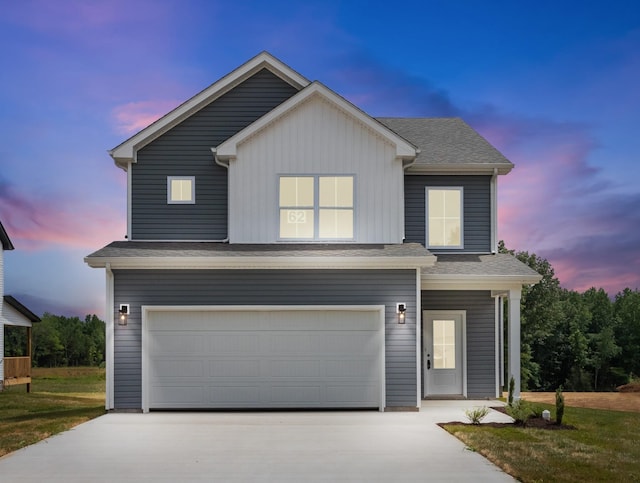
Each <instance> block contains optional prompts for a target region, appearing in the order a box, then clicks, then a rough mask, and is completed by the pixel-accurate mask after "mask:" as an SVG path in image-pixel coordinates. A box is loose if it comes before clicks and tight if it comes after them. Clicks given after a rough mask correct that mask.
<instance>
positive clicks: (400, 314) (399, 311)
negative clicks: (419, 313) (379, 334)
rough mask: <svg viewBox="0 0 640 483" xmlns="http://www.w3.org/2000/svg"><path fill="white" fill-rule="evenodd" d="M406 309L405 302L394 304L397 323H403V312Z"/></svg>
mask: <svg viewBox="0 0 640 483" xmlns="http://www.w3.org/2000/svg"><path fill="white" fill-rule="evenodd" d="M406 311H407V304H405V303H403V302H399V303H397V304H396V314H398V324H404V313H405V312H406Z"/></svg>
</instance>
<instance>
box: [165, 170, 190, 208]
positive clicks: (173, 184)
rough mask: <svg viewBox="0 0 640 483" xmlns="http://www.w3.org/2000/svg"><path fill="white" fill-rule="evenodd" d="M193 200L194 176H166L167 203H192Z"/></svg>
mask: <svg viewBox="0 0 640 483" xmlns="http://www.w3.org/2000/svg"><path fill="white" fill-rule="evenodd" d="M195 202H196V178H195V176H167V203H169V204H194V203H195Z"/></svg>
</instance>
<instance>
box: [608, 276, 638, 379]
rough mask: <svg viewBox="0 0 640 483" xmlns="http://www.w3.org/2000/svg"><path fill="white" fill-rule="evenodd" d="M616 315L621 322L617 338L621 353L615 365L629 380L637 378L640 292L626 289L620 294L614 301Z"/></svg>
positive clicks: (617, 329)
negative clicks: (631, 377) (631, 376)
mask: <svg viewBox="0 0 640 483" xmlns="http://www.w3.org/2000/svg"><path fill="white" fill-rule="evenodd" d="M614 313H615V315H616V317H617V319H618V320H619V323H618V324H617V325H616V327H615V337H616V340H617V341H618V344H619V346H620V352H619V353H618V355H617V356H616V357H615V358H614V360H613V363H614V364H615V366H617V367H618V368H620V370H621V371H623V374H624V375H626V377H627V378H628V377H629V376H630V375H631V374H635V375H636V376H637V375H639V374H640V356H639V355H640V292H638V290H635V291H633V290H631V289H629V288H626V289H624V290H623V291H622V292H620V293H618V294H617V295H616V299H615V301H614ZM623 374H618V375H619V376H621V375H623ZM625 382H626V381H625Z"/></svg>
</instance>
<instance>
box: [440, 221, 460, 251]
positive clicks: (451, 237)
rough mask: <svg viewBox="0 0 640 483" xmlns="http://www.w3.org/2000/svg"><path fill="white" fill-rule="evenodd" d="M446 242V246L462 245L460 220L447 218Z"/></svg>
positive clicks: (445, 222)
mask: <svg viewBox="0 0 640 483" xmlns="http://www.w3.org/2000/svg"><path fill="white" fill-rule="evenodd" d="M444 240H445V243H444V244H445V245H448V246H458V245H460V244H461V243H460V220H452V219H450V218H447V219H445V220H444Z"/></svg>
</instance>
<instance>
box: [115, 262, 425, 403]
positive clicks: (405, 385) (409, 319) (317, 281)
mask: <svg viewBox="0 0 640 483" xmlns="http://www.w3.org/2000/svg"><path fill="white" fill-rule="evenodd" d="M415 278H416V277H415V271H414V270H346V271H345V270H343V271H340V270H277V271H272V270H114V280H115V288H114V297H115V299H114V302H115V306H116V307H117V306H118V304H121V303H128V304H130V308H131V314H130V315H129V318H128V325H127V326H126V327H120V326H116V327H115V361H114V398H115V407H116V409H125V408H135V409H138V408H141V407H142V390H141V384H142V376H141V361H142V358H141V357H142V356H141V306H142V305H385V306H386V315H385V316H386V323H385V341H386V351H385V358H386V370H385V372H386V394H387V400H386V405H387V406H415V404H416V394H417V392H416V391H417V388H416V297H415V293H416V287H415V283H416V281H415ZM397 302H406V303H407V316H406V324H404V325H399V324H398V323H397V318H396V313H395V306H396V303H397ZM114 310H115V307H114Z"/></svg>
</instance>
